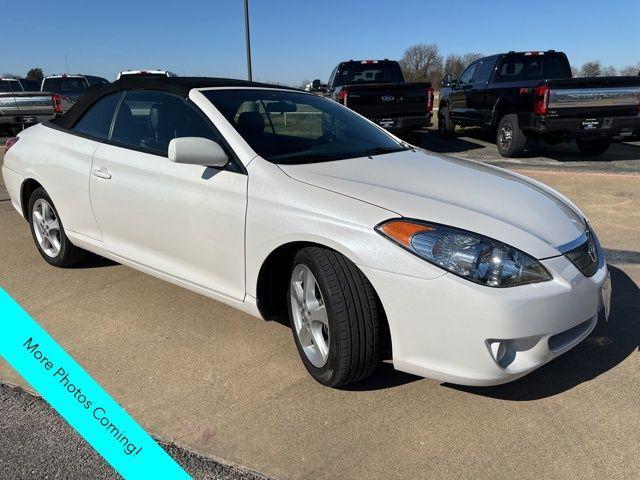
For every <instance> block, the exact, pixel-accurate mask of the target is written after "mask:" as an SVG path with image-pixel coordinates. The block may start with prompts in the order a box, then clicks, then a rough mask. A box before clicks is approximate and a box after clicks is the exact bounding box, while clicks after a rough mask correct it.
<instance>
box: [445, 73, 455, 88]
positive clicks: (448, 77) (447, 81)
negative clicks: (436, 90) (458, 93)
mask: <svg viewBox="0 0 640 480" xmlns="http://www.w3.org/2000/svg"><path fill="white" fill-rule="evenodd" d="M452 83H453V79H452V78H451V74H450V73H447V74H446V75H445V76H444V77H442V88H449V87H450V86H451V84H452Z"/></svg>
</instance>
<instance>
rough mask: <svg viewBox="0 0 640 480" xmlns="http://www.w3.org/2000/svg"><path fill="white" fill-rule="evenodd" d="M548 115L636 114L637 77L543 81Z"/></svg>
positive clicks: (639, 81)
mask: <svg viewBox="0 0 640 480" xmlns="http://www.w3.org/2000/svg"><path fill="white" fill-rule="evenodd" d="M542 85H546V86H548V87H549V104H548V108H549V116H550V117H580V116H584V114H585V113H586V112H588V114H589V116H590V117H592V116H594V117H598V116H607V117H612V116H623V115H633V114H634V113H638V105H639V104H640V77H596V78H570V79H563V80H546V81H544V82H542Z"/></svg>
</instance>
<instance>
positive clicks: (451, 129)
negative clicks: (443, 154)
mask: <svg viewBox="0 0 640 480" xmlns="http://www.w3.org/2000/svg"><path fill="white" fill-rule="evenodd" d="M455 131H456V125H455V123H453V120H451V117H450V116H449V108H447V107H440V108H439V109H438V134H439V135H440V136H441V137H442V138H451V137H453V135H454V133H455Z"/></svg>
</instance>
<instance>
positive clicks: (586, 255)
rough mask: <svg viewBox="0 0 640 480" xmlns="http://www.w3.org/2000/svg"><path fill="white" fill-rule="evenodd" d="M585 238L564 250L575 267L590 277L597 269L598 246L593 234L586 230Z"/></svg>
mask: <svg viewBox="0 0 640 480" xmlns="http://www.w3.org/2000/svg"><path fill="white" fill-rule="evenodd" d="M586 237H587V239H586V240H585V241H584V242H583V243H582V244H580V245H578V246H577V247H575V248H573V249H571V250H568V251H566V252H564V256H565V257H567V258H568V259H569V260H570V261H571V263H573V264H574V265H575V267H576V268H577V269H578V270H580V271H581V272H582V273H583V275H584V276H585V277H591V276H593V275H594V274H595V273H596V272H597V271H598V255H599V252H598V246H597V244H596V240H595V238H594V236H593V234H592V233H591V232H590V231H589V230H587V232H586Z"/></svg>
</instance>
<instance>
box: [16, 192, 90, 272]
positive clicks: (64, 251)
mask: <svg viewBox="0 0 640 480" xmlns="http://www.w3.org/2000/svg"><path fill="white" fill-rule="evenodd" d="M38 200H44V201H45V202H46V203H48V205H49V206H50V207H51V209H52V210H53V214H54V217H53V218H55V219H57V221H58V225H59V229H58V234H57V235H56V238H57V239H58V241H59V244H60V248H59V252H58V253H57V254H56V255H51V254H49V253H47V252H45V250H44V249H43V247H42V246H41V245H40V241H39V240H38V236H37V234H36V228H37V227H36V226H35V225H34V222H36V221H37V220H36V219H35V218H34V207H35V205H36V202H38ZM28 213H29V218H28V219H27V220H28V221H29V226H30V227H31V236H32V237H33V242H34V243H35V244H36V248H37V249H38V252H40V255H41V256H42V258H44V259H45V261H46V262H47V263H49V264H50V265H53V266H54V267H68V266H70V265H73V264H74V263H77V262H79V261H80V260H82V259H84V258H85V256H86V254H87V252H86V250H82V249H81V248H78V247H76V246H75V245H73V244H72V243H71V241H70V240H69V238H68V237H67V235H66V233H65V231H64V227H63V225H62V220H61V219H60V215H58V211H57V210H56V207H55V205H54V204H53V202H52V201H51V198H50V197H49V195H48V194H47V192H46V190H45V189H44V188H42V187H39V188H36V189H35V190H34V191H33V193H32V194H31V197H30V198H29V211H28ZM41 228H42V227H41ZM51 232H55V229H52V230H51ZM51 235H54V234H53V233H51Z"/></svg>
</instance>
